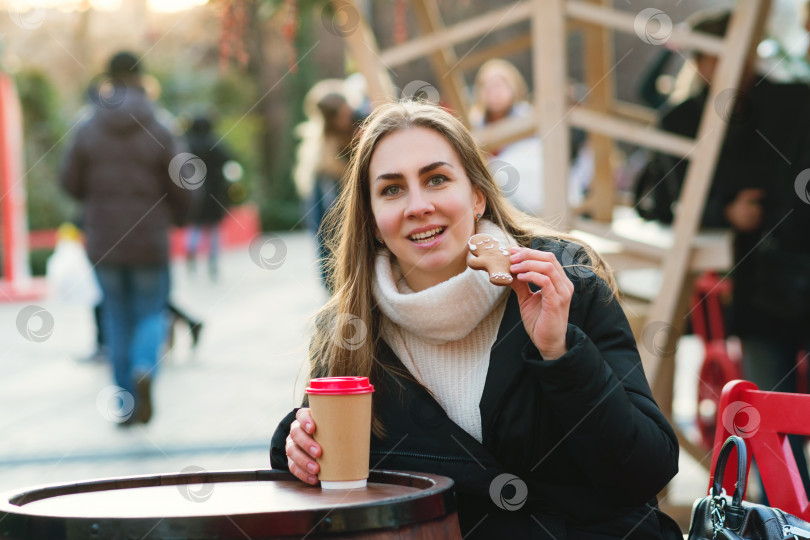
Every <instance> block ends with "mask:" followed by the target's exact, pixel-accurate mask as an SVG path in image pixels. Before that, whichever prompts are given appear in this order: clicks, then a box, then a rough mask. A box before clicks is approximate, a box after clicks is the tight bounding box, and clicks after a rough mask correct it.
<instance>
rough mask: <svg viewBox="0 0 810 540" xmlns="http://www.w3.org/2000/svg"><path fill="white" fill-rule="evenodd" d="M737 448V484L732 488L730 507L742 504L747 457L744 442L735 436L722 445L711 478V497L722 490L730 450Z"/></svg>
mask: <svg viewBox="0 0 810 540" xmlns="http://www.w3.org/2000/svg"><path fill="white" fill-rule="evenodd" d="M733 448H737V484H736V487H735V488H734V495H733V496H732V498H731V505H732V506H740V504H742V498H743V492H745V473H746V469H747V465H748V456H747V454H746V449H745V441H743V440H742V439H741V438H740V437H738V436H736V435H732V436H730V437H729V438H728V439H726V442H724V443H723V448H721V449H720V455H719V456H717V464H716V465H715V466H714V477H713V478H712V496H713V497H716V496H718V495H720V492H721V490H722V489H723V477H725V475H726V461H728V457H729V455H731V450H732V449H733Z"/></svg>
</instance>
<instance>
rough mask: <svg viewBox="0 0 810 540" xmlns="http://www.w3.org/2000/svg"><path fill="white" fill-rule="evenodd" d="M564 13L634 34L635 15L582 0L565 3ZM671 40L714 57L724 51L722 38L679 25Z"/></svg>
mask: <svg viewBox="0 0 810 540" xmlns="http://www.w3.org/2000/svg"><path fill="white" fill-rule="evenodd" d="M566 13H567V14H568V16H569V17H572V18H574V19H578V20H581V21H587V22H590V23H593V24H601V25H602V26H607V27H610V28H612V29H614V30H619V31H620V32H625V33H628V34H635V33H636V16H637V14H636V13H632V12H629V11H620V10H616V9H611V8H608V7H603V6H595V5H593V4H589V3H587V2H584V1H582V0H570V1H569V2H567V3H566ZM671 39H673V40H674V41H675V42H677V43H678V44H679V45H680V46H682V47H687V48H691V49H695V50H698V51H701V52H704V53H709V54H713V55H715V56H719V55H720V54H722V52H723V50H724V46H723V39H722V38H718V37H716V36H712V35H709V34H705V33H702V32H692V31H690V30H688V29H687V28H684V27H682V26H679V25H674V26H673V28H672V36H671Z"/></svg>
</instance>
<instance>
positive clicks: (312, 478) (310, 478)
mask: <svg viewBox="0 0 810 540" xmlns="http://www.w3.org/2000/svg"><path fill="white" fill-rule="evenodd" d="M307 481H308V482H309V483H310V484H314V483H316V482H317V481H318V479H317V478H315V477H314V476H309V477H307Z"/></svg>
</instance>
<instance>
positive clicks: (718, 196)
mask: <svg viewBox="0 0 810 540" xmlns="http://www.w3.org/2000/svg"><path fill="white" fill-rule="evenodd" d="M730 16H731V14H730V12H729V11H728V10H721V11H720V12H713V13H712V14H710V15H707V16H705V17H704V18H702V19H701V20H700V21H699V22H697V23H696V24H695V26H694V29H695V30H697V31H702V32H704V33H709V34H712V35H716V36H718V37H722V36H724V34H725V32H726V29H727V27H728V24H729V21H730ZM695 64H696V69H697V72H698V73H699V74H700V77H701V79H702V80H703V81H704V82H705V84H704V85H703V88H702V89H701V90H700V91H699V92H698V93H697V94H696V95H694V96H692V97H690V98H689V99H687V100H686V101H684V102H682V103H681V104H679V105H677V106H676V107H674V108H673V109H672V110H670V111H669V112H667V113H666V114H665V115H664V117H663V118H662V122H661V123H662V127H663V128H664V129H667V130H668V131H673V132H675V133H677V134H680V135H684V136H687V137H694V136H696V134H697V130H698V127H699V125H700V122H701V118H702V115H703V110H704V108H705V107H707V106H708V107H713V108H714V109H715V111H716V112H717V113H718V114H723V115H724V119H725V120H726V121H727V122H728V128H727V129H728V130H727V133H726V137H725V140H724V142H723V145H722V148H721V151H720V153H719V155H718V158H717V166H716V169H715V172H714V176H713V178H712V181H711V188H710V190H709V194H708V198H707V201H706V204H705V207H704V210H703V215H702V218H701V225H702V226H703V227H724V228H730V229H732V230H733V231H734V264H733V267H732V270H731V277H732V278H733V285H734V286H733V294H732V302H731V306H730V315H731V316H730V320H729V333H730V334H732V335H735V336H738V337H739V338H740V340H741V342H742V353H743V374H744V376H745V378H746V379H748V380H751V381H753V382H754V383H755V384H757V386H759V387H760V389H762V390H767V391H776V392H797V391H798V390H799V388H800V387H802V386H805V387H806V383H807V382H808V381H804V383H805V384H800V383H801V382H802V381H799V379H798V376H797V373H798V370H797V359H798V358H799V356H800V354H806V351H808V349H810V337H808V336H810V240H808V236H807V234H806V231H807V229H808V227H810V196H807V195H806V194H805V196H804V198H802V196H801V195H799V196H797V192H798V191H799V190H798V187H799V184H800V182H801V178H802V177H801V175H802V172H803V171H806V170H810V169H808V167H810V159H808V156H810V133H808V130H807V125H808V124H809V123H810V88H808V87H807V85H806V84H804V83H791V84H787V83H779V82H773V81H772V80H770V78H769V76H756V77H754V78H752V79H751V80H749V81H744V82H743V84H742V85H741V88H740V90H741V91H734V92H732V93H731V95H729V93H725V95H724V94H721V97H720V98H718V100H717V101H716V102H714V103H711V102H708V96H709V89H710V88H709V82H710V81H712V80H713V77H714V72H715V68H716V65H717V58H716V57H714V56H711V55H706V54H695ZM687 166H688V161H687V160H684V159H679V158H676V157H674V156H669V155H666V154H663V153H657V154H655V156H654V157H653V159H652V160H651V161H650V163H649V164H648V166H647V169H646V170H645V171H644V173H643V175H642V177H641V178H640V183H639V186H638V188H637V192H636V194H637V197H638V205H637V209H638V211H639V214H640V215H641V216H642V217H645V218H648V219H657V220H659V221H662V222H665V223H669V222H671V221H672V220H673V219H674V217H675V215H676V214H677V212H678V208H679V207H678V199H679V198H680V193H681V186H682V183H683V181H684V180H685V176H686V170H687ZM806 184H807V183H806V182H805V184H804V185H805V187H806ZM802 351H804V352H802ZM788 440H789V442H790V445H791V447H792V449H793V453H794V456H795V458H796V463H797V466H798V469H799V473H800V475H801V477H802V481H803V483H804V485H805V488H806V490H807V491H808V493H810V475H809V474H808V467H807V459H806V455H805V450H804V438H803V437H799V436H789V437H788Z"/></svg>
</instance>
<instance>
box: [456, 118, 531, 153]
mask: <svg viewBox="0 0 810 540" xmlns="http://www.w3.org/2000/svg"><path fill="white" fill-rule="evenodd" d="M536 132H537V120H536V119H535V117H534V116H530V117H516V116H515V117H509V118H504V119H503V120H499V121H497V122H493V123H491V124H487V125H486V126H484V127H482V128H477V129H474V130H473V132H472V135H473V138H474V139H475V142H477V143H478V145H479V146H481V147H483V148H484V149H489V148H500V147H502V146H504V145H506V144H509V143H511V142H515V141H519V140H521V139H525V138H527V137H531V136H532V135H534V134H535V133H536Z"/></svg>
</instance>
